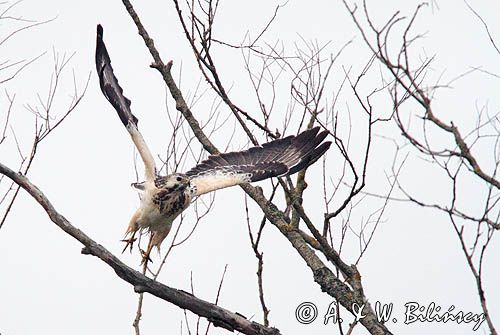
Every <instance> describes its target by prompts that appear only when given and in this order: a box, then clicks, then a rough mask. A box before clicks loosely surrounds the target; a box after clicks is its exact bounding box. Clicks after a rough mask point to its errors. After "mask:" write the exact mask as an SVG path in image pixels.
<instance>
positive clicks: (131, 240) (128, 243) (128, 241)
mask: <svg viewBox="0 0 500 335" xmlns="http://www.w3.org/2000/svg"><path fill="white" fill-rule="evenodd" d="M134 236H135V234H134V235H132V236H131V237H130V238H128V239H124V240H121V241H122V242H126V244H125V248H123V250H122V253H124V252H125V250H127V248H129V247H130V252H132V247H133V246H134V242H135V241H137V239H136V238H135V237H134Z"/></svg>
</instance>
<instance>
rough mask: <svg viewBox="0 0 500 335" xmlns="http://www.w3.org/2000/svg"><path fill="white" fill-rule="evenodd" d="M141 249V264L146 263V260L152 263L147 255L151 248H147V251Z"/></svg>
mask: <svg viewBox="0 0 500 335" xmlns="http://www.w3.org/2000/svg"><path fill="white" fill-rule="evenodd" d="M140 250H141V254H142V262H141V265H147V264H148V262H151V263H153V261H152V260H151V258H150V257H149V254H150V253H151V249H149V250H148V251H144V250H142V249H140Z"/></svg>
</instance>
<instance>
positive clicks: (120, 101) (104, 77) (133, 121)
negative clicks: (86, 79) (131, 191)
mask: <svg viewBox="0 0 500 335" xmlns="http://www.w3.org/2000/svg"><path fill="white" fill-rule="evenodd" d="M95 64H96V68H97V73H98V75H99V84H100V86H101V91H102V93H103V94H104V96H105V97H106V99H108V101H109V102H110V103H111V105H112V106H113V107H114V109H115V110H116V112H117V113H118V116H119V117H120V120H121V122H122V123H123V125H124V126H125V128H127V131H128V132H129V134H130V136H131V137H132V141H133V142H134V144H135V146H136V148H137V151H139V154H140V155H141V158H142V161H143V162H144V172H145V175H146V176H145V177H146V180H147V181H153V180H154V178H155V176H156V167H155V162H154V158H153V155H152V154H151V151H150V150H149V148H148V146H147V144H146V142H145V141H144V138H143V137H142V134H141V133H140V132H139V129H138V127H137V123H138V120H137V118H136V117H135V115H134V114H132V111H131V109H130V100H129V99H127V98H126V97H125V96H124V95H123V89H122V88H121V87H120V84H119V83H118V79H116V77H115V75H114V73H113V67H112V66H111V59H110V58H109V54H108V51H107V50H106V45H105V44H104V41H103V29H102V26H101V25H97V44H96V52H95Z"/></svg>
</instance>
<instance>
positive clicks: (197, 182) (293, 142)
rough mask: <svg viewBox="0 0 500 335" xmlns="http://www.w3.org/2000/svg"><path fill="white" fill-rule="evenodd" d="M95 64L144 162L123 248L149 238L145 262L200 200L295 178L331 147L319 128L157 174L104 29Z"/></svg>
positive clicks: (99, 33) (106, 93)
mask: <svg viewBox="0 0 500 335" xmlns="http://www.w3.org/2000/svg"><path fill="white" fill-rule="evenodd" d="M95 61H96V67H97V72H98V74H99V83H100V86H101V90H102V92H103V94H104V96H105V97H106V99H107V100H108V101H109V102H110V103H111V105H112V106H113V107H114V109H115V110H116V112H117V113H118V116H119V117H120V120H121V122H122V123H123V125H124V126H125V128H126V129H127V131H128V132H129V134H130V136H131V137H132V141H133V142H134V144H135V146H136V148H137V151H138V152H139V154H140V156H141V158H142V161H143V162H144V169H145V181H144V182H142V183H135V184H132V186H134V187H135V188H137V189H139V190H140V191H142V195H141V203H140V206H139V209H137V211H136V212H135V213H134V215H133V216H132V218H131V220H130V223H129V226H128V228H127V231H126V234H125V236H126V237H128V239H125V240H124V241H125V242H127V244H126V246H125V248H124V249H123V251H125V250H126V249H127V247H128V246H130V248H132V245H133V242H134V241H135V235H136V233H137V232H139V233H140V234H142V233H146V234H150V240H149V244H148V248H147V250H146V251H145V252H144V255H143V257H144V258H143V262H147V260H148V259H149V254H150V252H151V250H152V248H153V247H155V246H156V247H157V248H158V249H159V248H160V244H161V243H162V241H163V240H164V239H165V237H166V236H167V235H168V233H169V231H170V228H171V226H172V222H173V221H174V220H175V218H176V217H177V216H178V215H179V214H181V213H182V211H184V210H185V209H186V208H187V207H188V206H189V204H190V203H191V201H192V200H193V199H194V198H195V197H196V196H199V195H202V194H205V193H208V192H212V191H215V190H218V189H221V188H225V187H230V186H234V185H239V184H242V183H249V182H256V181H260V180H264V179H267V178H271V177H278V176H287V175H291V174H293V173H296V172H298V171H300V170H302V169H304V168H306V167H308V166H309V165H311V164H313V163H314V162H315V161H316V160H318V159H319V158H320V157H321V156H322V155H323V154H324V153H325V152H326V151H327V150H328V148H329V147H330V144H331V142H323V141H324V139H325V137H326V136H327V132H326V131H323V132H319V127H315V128H312V129H309V130H306V131H304V132H302V133H300V134H299V135H297V136H287V137H284V138H281V139H277V140H274V141H272V142H269V143H265V144H263V145H262V146H257V147H253V148H250V149H248V150H245V151H240V152H229V153H222V154H219V155H212V156H209V157H208V159H206V160H204V161H202V162H201V163H200V164H198V165H196V166H195V167H194V168H192V169H191V170H189V171H187V172H186V173H174V174H170V175H167V176H159V175H157V171H156V167H155V162H154V158H153V155H152V154H151V152H150V150H149V148H148V146H147V145H146V142H145V141H144V139H143V137H142V135H141V133H140V132H139V129H138V128H137V123H138V120H137V118H136V117H135V116H134V115H133V114H132V111H131V109H130V100H129V99H127V98H126V97H125V96H124V95H123V90H122V88H121V87H120V85H119V84H118V80H117V79H116V77H115V75H114V73H113V68H112V67H111V60H110V58H109V55H108V52H107V50H106V46H105V44H104V41H103V28H102V26H101V25H98V26H97V46H96V54H95Z"/></svg>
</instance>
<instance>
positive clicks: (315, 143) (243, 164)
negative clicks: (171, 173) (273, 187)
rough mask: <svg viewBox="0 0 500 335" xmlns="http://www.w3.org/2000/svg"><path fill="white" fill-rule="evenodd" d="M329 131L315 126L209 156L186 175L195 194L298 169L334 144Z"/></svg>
mask: <svg viewBox="0 0 500 335" xmlns="http://www.w3.org/2000/svg"><path fill="white" fill-rule="evenodd" d="M326 136H327V132H326V131H323V132H319V127H315V128H312V129H309V130H306V131H304V132H302V133H300V134H299V135H297V136H287V137H285V138H282V139H278V140H275V141H272V142H269V143H265V144H263V145H262V146H261V147H253V148H250V149H248V150H245V151H239V152H229V153H223V154H220V155H212V156H209V157H208V159H206V160H204V161H203V162H201V163H200V164H198V165H196V166H195V167H194V168H192V169H191V170H189V171H188V172H187V173H186V175H188V176H189V177H190V179H191V185H192V187H193V188H194V189H195V194H196V195H200V194H204V193H207V192H211V191H215V190H218V189H221V188H225V187H229V186H234V185H238V184H242V183H246V182H254V181H259V180H263V179H267V178H271V177H277V176H286V175H290V174H293V173H296V172H298V171H300V170H302V169H304V168H306V167H307V166H309V165H311V164H312V163H314V162H315V161H316V160H318V159H319V158H320V157H321V156H322V155H323V154H324V153H325V152H326V151H327V150H328V148H329V147H330V145H331V142H323V140H324V139H325V137H326Z"/></svg>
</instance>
